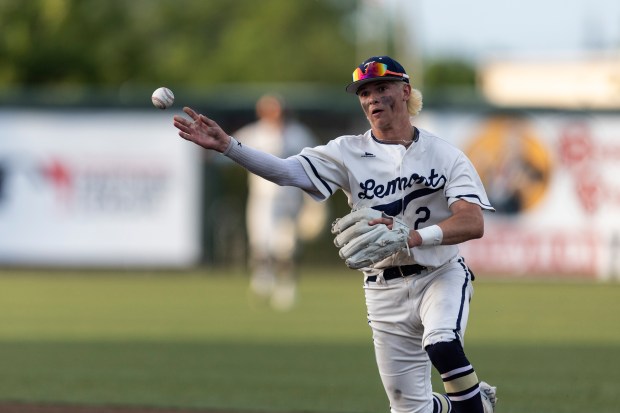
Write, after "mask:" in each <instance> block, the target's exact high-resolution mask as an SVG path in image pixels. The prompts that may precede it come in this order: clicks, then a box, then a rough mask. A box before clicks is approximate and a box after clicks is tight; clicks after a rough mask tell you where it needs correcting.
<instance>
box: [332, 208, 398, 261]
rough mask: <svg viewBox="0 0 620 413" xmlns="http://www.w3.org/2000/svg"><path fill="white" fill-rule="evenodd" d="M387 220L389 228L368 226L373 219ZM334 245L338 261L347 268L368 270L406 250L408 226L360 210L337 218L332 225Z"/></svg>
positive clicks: (383, 215) (384, 216) (370, 211)
mask: <svg viewBox="0 0 620 413" xmlns="http://www.w3.org/2000/svg"><path fill="white" fill-rule="evenodd" d="M382 217H383V218H391V219H392V220H393V224H392V229H391V230H390V229H389V228H388V227H387V225H384V224H377V225H368V222H369V221H371V220H373V219H377V218H382ZM332 234H335V235H336V238H335V239H334V244H335V245H336V247H338V248H340V251H339V254H340V258H342V259H344V261H345V263H346V264H347V266H348V267H349V268H352V269H355V270H357V269H360V268H364V267H368V266H369V265H372V264H375V263H377V262H379V261H382V260H384V259H386V258H387V257H389V256H391V255H393V254H395V253H397V252H399V251H408V250H409V246H408V244H407V240H408V238H409V227H407V225H405V224H404V223H403V222H401V221H399V220H397V219H395V218H394V217H391V216H389V215H385V214H383V213H382V212H380V211H377V210H375V209H372V208H362V209H358V210H355V211H353V212H351V213H350V214H348V215H345V216H344V217H342V218H339V219H337V220H336V221H334V223H333V224H332Z"/></svg>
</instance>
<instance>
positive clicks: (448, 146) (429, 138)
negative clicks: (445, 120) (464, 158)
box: [416, 126, 462, 154]
mask: <svg viewBox="0 0 620 413" xmlns="http://www.w3.org/2000/svg"><path fill="white" fill-rule="evenodd" d="M416 128H417V129H418V131H419V135H418V139H419V140H420V143H421V144H423V145H425V146H433V147H435V148H438V147H439V149H440V150H441V151H444V152H446V151H448V152H453V153H455V154H461V153H462V151H461V150H460V149H459V148H458V147H456V145H454V144H453V143H451V142H449V141H448V140H446V139H444V138H442V137H439V136H438V135H436V134H435V133H433V132H430V131H428V130H426V129H423V128H419V127H417V126H416Z"/></svg>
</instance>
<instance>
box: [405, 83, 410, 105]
mask: <svg viewBox="0 0 620 413" xmlns="http://www.w3.org/2000/svg"><path fill="white" fill-rule="evenodd" d="M410 96H411V85H410V84H409V83H404V82H403V100H404V101H407V100H409V97H410Z"/></svg>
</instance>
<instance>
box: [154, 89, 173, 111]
mask: <svg viewBox="0 0 620 413" xmlns="http://www.w3.org/2000/svg"><path fill="white" fill-rule="evenodd" d="M151 101H152V102H153V105H155V107H156V108H159V109H168V108H169V107H170V106H172V104H173V103H174V94H173V93H172V91H171V90H170V89H168V88H167V87H160V88H159V89H157V90H155V92H153V96H151Z"/></svg>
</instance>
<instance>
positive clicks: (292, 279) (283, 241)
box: [235, 94, 316, 311]
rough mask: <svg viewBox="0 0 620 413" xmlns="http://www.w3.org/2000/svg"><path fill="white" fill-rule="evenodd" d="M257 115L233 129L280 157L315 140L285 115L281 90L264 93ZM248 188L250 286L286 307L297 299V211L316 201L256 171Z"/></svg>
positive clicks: (279, 307)
mask: <svg viewBox="0 0 620 413" xmlns="http://www.w3.org/2000/svg"><path fill="white" fill-rule="evenodd" d="M256 115H257V118H258V119H257V121H256V122H252V123H251V124H249V125H246V126H244V127H243V128H241V129H239V130H238V131H237V132H235V137H236V139H238V140H239V141H240V142H242V143H243V144H247V145H249V146H251V147H253V148H255V149H259V150H261V151H265V152H268V153H271V154H274V155H277V156H279V157H288V156H291V155H295V154H297V153H299V152H300V151H301V150H302V149H303V148H305V147H308V146H314V145H315V144H316V143H315V142H314V137H313V136H312V134H311V133H310V131H309V130H308V128H306V127H305V126H304V125H302V124H300V123H299V122H297V121H296V120H294V119H292V118H290V117H287V116H285V107H284V100H283V99H282V98H281V97H279V96H277V95H274V94H267V95H264V96H261V97H260V99H258V101H257V102H256ZM248 189H249V192H248V202H247V208H246V227H247V232H248V244H249V247H250V268H251V270H252V274H251V277H250V289H251V291H252V292H253V293H254V294H255V295H256V296H257V297H259V298H264V299H266V300H268V302H269V304H270V305H271V306H272V307H273V308H274V309H276V310H281V311H286V310H289V309H291V308H292V307H293V305H294V304H295V301H296V289H297V288H296V287H297V272H296V262H295V260H296V258H297V257H296V254H297V251H298V247H299V239H300V238H301V237H302V235H303V234H302V233H301V231H302V230H303V228H302V227H301V226H300V225H299V222H298V221H299V212H300V210H302V208H303V207H304V204H305V202H307V200H309V201H310V202H312V200H310V199H309V197H307V196H304V193H303V192H302V191H300V190H299V189H298V188H293V187H290V186H287V187H282V186H278V185H275V184H273V183H272V182H269V181H266V180H264V179H262V178H261V177H259V176H257V175H254V174H249V176H248ZM313 203H314V202H313ZM314 204H316V203H314Z"/></svg>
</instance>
